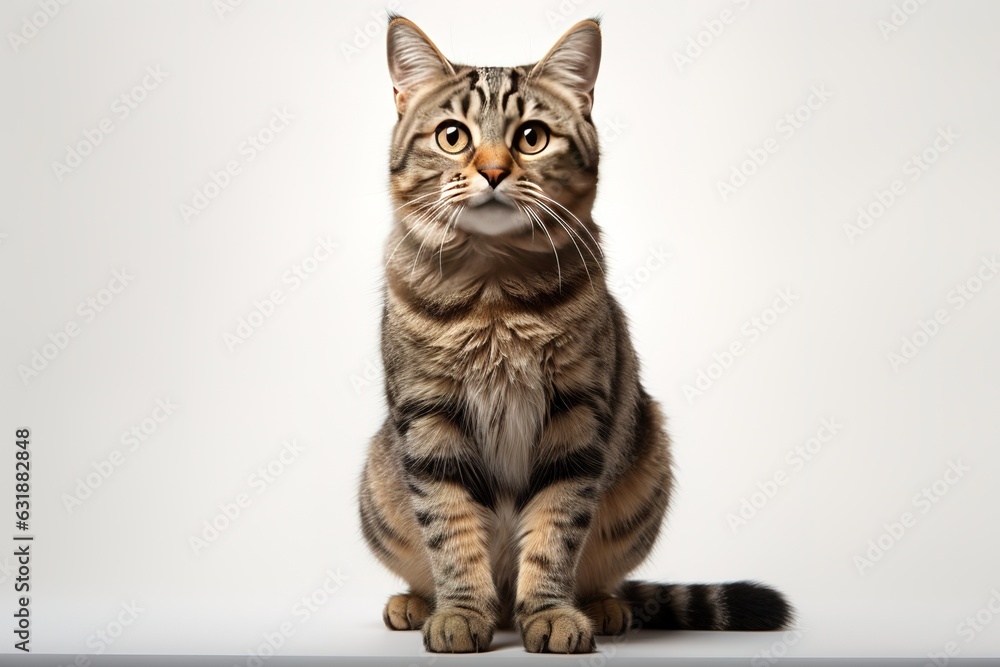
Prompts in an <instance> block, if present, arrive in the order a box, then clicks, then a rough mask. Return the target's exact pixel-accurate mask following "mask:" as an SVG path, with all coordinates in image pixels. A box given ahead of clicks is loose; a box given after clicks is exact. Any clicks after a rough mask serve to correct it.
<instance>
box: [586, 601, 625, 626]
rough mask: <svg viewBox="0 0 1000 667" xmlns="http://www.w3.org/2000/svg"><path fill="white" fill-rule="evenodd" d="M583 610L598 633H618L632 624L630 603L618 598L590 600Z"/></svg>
mask: <svg viewBox="0 0 1000 667" xmlns="http://www.w3.org/2000/svg"><path fill="white" fill-rule="evenodd" d="M583 611H584V613H586V614H587V616H588V617H589V618H590V620H591V621H592V622H593V623H594V631H595V632H596V633H597V634H599V635H620V634H622V633H624V632H625V631H626V630H628V629H629V627H630V626H631V625H632V605H630V604H629V603H628V602H625V601H624V600H619V599H618V598H604V599H601V600H592V601H591V602H590V603H588V604H586V605H585V606H584V607H583Z"/></svg>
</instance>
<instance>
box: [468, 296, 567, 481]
mask: <svg viewBox="0 0 1000 667" xmlns="http://www.w3.org/2000/svg"><path fill="white" fill-rule="evenodd" d="M462 329H463V330H462V331H461V333H460V335H459V336H457V337H456V338H455V339H454V340H456V342H457V346H456V348H455V349H454V350H453V352H454V353H455V356H454V360H455V366H454V372H455V374H456V379H457V380H458V381H459V386H460V387H461V393H462V402H463V404H464V406H465V410H466V418H467V419H468V421H469V425H470V426H471V428H472V431H473V434H474V437H475V442H476V444H477V446H478V447H479V449H480V454H481V455H482V458H483V463H484V464H485V465H486V466H487V469H488V470H490V472H491V473H492V474H493V475H494V476H495V477H496V478H497V479H498V480H500V481H502V482H505V484H506V486H508V487H509V488H511V489H520V488H523V487H524V486H525V485H526V484H527V483H528V480H529V477H530V475H531V468H532V464H533V461H534V458H535V456H536V454H537V451H536V450H537V442H538V440H539V436H540V433H541V429H542V426H543V424H544V422H545V417H546V414H547V411H548V399H549V396H550V395H551V387H552V382H553V379H554V375H555V368H554V366H553V363H552V360H553V351H554V350H555V348H557V347H558V346H559V341H560V339H561V338H563V336H564V334H563V332H561V331H558V330H556V329H554V328H553V327H552V326H551V325H550V324H547V323H545V322H544V321H543V320H542V319H541V318H539V317H536V316H528V315H522V314H517V315H510V316H505V317H496V316H494V317H490V318H482V319H478V320H474V321H470V322H467V323H465V326H464V327H462Z"/></svg>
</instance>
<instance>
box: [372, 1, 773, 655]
mask: <svg viewBox="0 0 1000 667" xmlns="http://www.w3.org/2000/svg"><path fill="white" fill-rule="evenodd" d="M599 61H600V30H599V27H598V25H597V23H596V22H595V21H584V22H582V23H580V24H578V25H577V26H575V27H574V28H572V29H571V30H570V31H569V32H568V33H567V34H566V36H564V37H563V38H562V39H561V40H560V41H559V43H557V45H556V46H555V47H554V48H553V49H552V51H550V52H549V54H548V55H547V56H546V57H545V58H543V59H542V60H541V61H540V62H539V63H537V64H535V65H531V66H525V67H512V68H490V67H486V68H482V67H480V68H474V67H467V66H463V65H457V64H454V63H451V62H449V61H447V60H446V59H445V58H444V56H442V55H441V53H440V52H439V51H438V50H437V48H436V47H434V45H433V44H432V43H431V42H430V40H429V39H427V37H426V36H425V35H424V34H423V33H422V32H421V31H420V30H419V28H417V27H416V26H415V25H414V24H412V23H411V22H409V21H407V20H405V19H402V18H395V17H394V18H393V19H392V20H391V22H390V26H389V65H390V74H391V75H392V79H393V86H394V91H395V101H396V107H397V111H398V113H399V121H398V123H397V125H396V128H395V130H394V133H393V139H392V151H391V155H390V161H389V167H390V182H391V189H392V196H393V200H394V202H395V206H396V207H397V219H396V224H395V225H394V227H393V230H392V232H391V234H390V238H389V242H388V244H387V247H386V248H387V250H386V266H385V274H386V276H385V277H386V281H385V308H384V312H383V318H382V356H383V361H384V366H385V393H386V399H387V403H388V417H387V419H386V422H385V424H384V425H383V426H382V428H381V430H380V431H379V432H378V433H377V434H376V436H375V437H374V439H373V440H372V442H371V445H370V449H369V456H368V460H367V463H366V466H365V469H364V472H363V474H362V477H361V488H360V494H359V501H360V513H361V523H362V529H363V532H364V537H365V539H366V541H367V542H368V544H369V546H370V547H371V550H372V552H373V553H374V554H375V556H376V557H377V558H378V559H379V560H380V561H381V562H382V563H384V564H385V565H386V566H387V567H388V568H389V569H390V570H392V571H393V572H395V573H396V574H398V575H399V576H401V577H402V578H403V579H404V580H405V581H406V582H407V584H408V586H409V591H408V592H407V593H406V594H401V595H396V596H394V597H392V598H390V600H389V602H388V604H387V605H386V608H385V613H384V620H385V623H386V625H387V626H388V627H390V628H393V629H422V631H423V636H424V643H425V646H426V647H427V649H428V650H431V651H444V652H465V651H482V650H486V649H487V648H488V647H489V645H490V642H491V640H492V636H493V632H494V630H495V629H496V628H497V627H505V626H509V625H513V626H514V627H516V628H517V629H518V630H519V631H520V632H521V635H522V639H523V641H524V645H525V648H526V649H527V650H529V651H534V652H539V651H552V652H561V653H578V652H587V651H591V650H594V647H595V643H594V635H595V634H601V633H604V634H611V633H619V632H623V631H625V630H626V629H628V628H629V627H632V626H642V627H655V628H683V629H717V630H730V629H739V630H769V629H777V628H781V627H783V626H784V625H786V624H787V623H788V622H789V620H790V618H791V610H790V608H789V606H788V604H787V603H786V602H785V601H784V599H783V598H782V597H781V595H780V594H778V593H776V592H775V591H773V590H771V589H769V588H767V587H764V586H761V585H758V584H753V583H748V582H737V583H732V584H719V585H687V586H681V585H660V584H644V583H639V582H629V581H626V576H627V575H628V573H629V572H631V571H632V570H634V569H635V568H636V567H637V566H638V565H639V564H641V563H642V562H643V561H644V560H645V559H646V557H647V556H648V555H649V553H650V550H651V549H652V547H653V544H654V543H655V541H656V539H657V536H658V535H659V532H660V526H661V524H662V522H663V518H664V515H665V513H666V510H667V506H668V504H669V501H670V496H671V491H672V488H673V478H672V473H671V459H670V448H669V440H668V437H667V434H666V431H665V425H664V417H663V415H662V413H661V411H660V408H659V405H658V404H657V403H656V401H654V400H653V399H652V398H650V397H649V396H648V395H647V394H646V392H645V391H644V390H643V388H642V385H641V383H640V379H639V364H638V360H637V358H636V354H635V351H634V350H633V347H632V344H631V340H630V337H629V333H628V325H627V322H626V318H625V315H624V314H623V312H622V310H621V308H620V307H619V306H618V304H617V303H616V302H615V300H614V298H613V297H612V296H611V295H610V294H609V292H608V289H607V285H606V283H605V279H604V261H603V256H602V254H601V250H600V237H601V235H600V230H599V229H598V227H597V226H596V225H595V224H594V222H593V220H592V218H591V207H592V205H593V201H594V196H595V192H596V185H597V166H598V161H599V160H598V158H599V155H598V150H597V132H596V130H595V128H594V124H593V122H592V120H591V117H590V109H591V105H592V103H593V89H594V80H595V79H596V76H597V68H598V64H599ZM530 122H533V123H535V125H526V123H530ZM539 124H541V125H539ZM453 127H454V128H459V129H449V130H448V132H450V133H451V134H443V135H442V134H441V132H442V129H441V128H453ZM530 128H535V130H534V134H531V132H532V130H531V129H530ZM538 128H543V129H545V130H546V131H544V132H543V131H542V130H539V129H538ZM456 132H467V136H468V145H467V147H466V148H464V149H462V148H461V147H462V146H463V145H465V144H464V140H463V141H458V140H457V139H456V137H457V138H464V137H465V136H466V135H460V134H455V133H456ZM442 137H445V138H444V139H442ZM448 137H450V138H448ZM525 137H527V139H524V138H525ZM540 137H547V142H548V143H547V144H544V146H545V147H544V149H543V150H541V151H538V152H537V153H535V152H534V151H535V149H536V147H538V146H542V145H543V142H542V140H541V138H540ZM453 139H454V140H455V141H454V142H453V145H454V146H456V147H458V148H456V149H455V152H451V150H450V149H449V150H446V149H448V147H449V146H451V145H452V143H447V144H445V143H442V141H446V142H452V140H453ZM522 139H523V140H522ZM524 141H528V143H524ZM458 149H461V150H458Z"/></svg>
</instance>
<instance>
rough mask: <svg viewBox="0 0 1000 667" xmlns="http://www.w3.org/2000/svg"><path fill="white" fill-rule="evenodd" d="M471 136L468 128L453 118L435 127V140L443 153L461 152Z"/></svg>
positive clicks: (467, 144)
mask: <svg viewBox="0 0 1000 667" xmlns="http://www.w3.org/2000/svg"><path fill="white" fill-rule="evenodd" d="M470 141H471V138H470V137H469V130H468V129H467V128H466V127H465V126H464V125H462V124H461V123H459V122H458V121H455V120H447V121H445V122H443V123H441V125H440V126H439V127H438V129H437V142H438V146H440V147H441V150H443V151H444V152H445V153H452V154H455V153H461V152H462V151H464V150H465V149H466V148H467V147H468V146H469V142H470Z"/></svg>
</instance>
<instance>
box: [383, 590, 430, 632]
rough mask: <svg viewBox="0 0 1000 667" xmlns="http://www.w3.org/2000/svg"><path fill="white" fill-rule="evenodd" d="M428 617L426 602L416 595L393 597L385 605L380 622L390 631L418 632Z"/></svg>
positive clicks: (428, 611)
mask: <svg viewBox="0 0 1000 667" xmlns="http://www.w3.org/2000/svg"><path fill="white" fill-rule="evenodd" d="M429 615H430V610H429V608H428V606H427V602H426V601H425V600H424V599H423V598H422V597H420V596H418V595H393V596H392V597H391V598H389V601H388V602H386V603H385V610H384V611H383V612H382V620H383V621H385V625H386V627H387V628H389V629H390V630H419V629H420V628H421V627H423V625H424V621H426V620H427V617H428V616H429Z"/></svg>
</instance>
